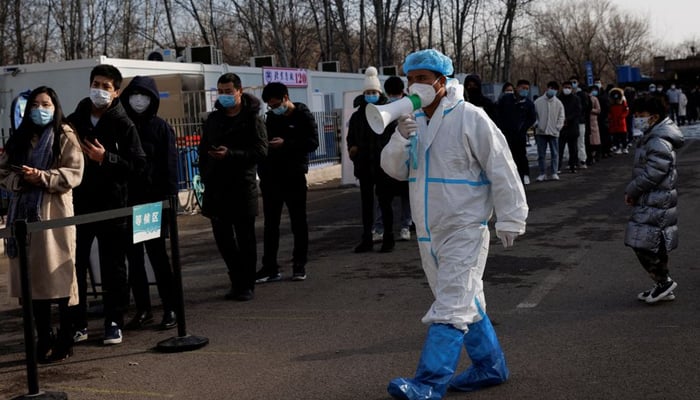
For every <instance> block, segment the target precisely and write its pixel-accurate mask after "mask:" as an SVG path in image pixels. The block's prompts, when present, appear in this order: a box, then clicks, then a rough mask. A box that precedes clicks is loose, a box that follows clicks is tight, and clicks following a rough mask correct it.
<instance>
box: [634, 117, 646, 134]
mask: <svg viewBox="0 0 700 400" xmlns="http://www.w3.org/2000/svg"><path fill="white" fill-rule="evenodd" d="M649 118H650V117H635V118H634V128H635V129H639V130H640V131H642V132H646V131H647V130H648V129H649Z"/></svg>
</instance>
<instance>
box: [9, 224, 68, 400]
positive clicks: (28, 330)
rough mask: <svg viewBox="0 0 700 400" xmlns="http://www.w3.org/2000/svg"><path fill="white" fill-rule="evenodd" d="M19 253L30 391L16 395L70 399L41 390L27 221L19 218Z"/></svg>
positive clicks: (20, 397)
mask: <svg viewBox="0 0 700 400" xmlns="http://www.w3.org/2000/svg"><path fill="white" fill-rule="evenodd" d="M13 230H14V236H15V240H17V250H18V253H19V254H18V255H19V274H20V283H21V285H22V314H23V320H24V348H25V353H26V357H27V360H26V363H27V389H29V393H27V394H25V395H22V396H18V397H15V398H14V399H13V400H21V399H56V400H60V399H68V396H67V395H66V394H65V393H63V392H43V391H41V390H39V374H38V369H37V365H36V343H35V342H34V309H33V307H32V287H31V283H30V278H31V276H30V273H29V261H28V260H27V221H25V220H18V221H15V223H14V225H13Z"/></svg>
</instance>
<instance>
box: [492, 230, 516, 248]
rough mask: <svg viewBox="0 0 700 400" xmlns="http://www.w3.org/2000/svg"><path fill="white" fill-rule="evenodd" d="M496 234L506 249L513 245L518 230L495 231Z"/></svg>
mask: <svg viewBox="0 0 700 400" xmlns="http://www.w3.org/2000/svg"><path fill="white" fill-rule="evenodd" d="M496 236H497V237H498V238H499V239H501V243H503V248H504V249H507V248H509V247H512V246H513V242H515V238H516V237H518V232H508V231H496Z"/></svg>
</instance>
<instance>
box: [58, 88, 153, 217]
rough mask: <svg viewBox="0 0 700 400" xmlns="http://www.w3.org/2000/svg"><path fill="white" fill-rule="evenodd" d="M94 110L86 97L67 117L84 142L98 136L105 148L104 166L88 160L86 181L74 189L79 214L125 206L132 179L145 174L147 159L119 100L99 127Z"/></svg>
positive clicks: (85, 174) (99, 123)
mask: <svg viewBox="0 0 700 400" xmlns="http://www.w3.org/2000/svg"><path fill="white" fill-rule="evenodd" d="M91 112H92V101H90V99H89V98H85V99H83V100H81V101H80V103H78V107H76V109H75V111H74V112H73V113H72V114H71V115H69V116H68V120H69V121H70V122H71V124H72V125H73V126H74V127H75V129H76V130H77V133H78V138H79V139H80V141H81V142H82V141H83V140H86V139H89V140H93V139H95V140H97V141H99V142H100V144H102V146H103V147H104V148H105V151H106V152H105V156H104V161H103V162H102V164H101V165H100V164H98V163H97V162H95V161H92V160H90V159H86V162H85V172H84V174H83V181H82V183H81V184H80V186H78V187H76V188H75V189H73V204H74V206H75V214H76V215H78V214H86V213H91V212H97V211H105V210H111V209H116V208H122V207H126V205H127V198H128V187H127V184H128V182H129V179H130V178H131V177H132V176H133V175H134V174H140V173H142V171H143V168H144V164H145V162H146V161H145V160H146V156H145V154H144V152H143V148H142V147H141V141H140V140H139V135H138V132H137V131H136V126H135V125H134V123H133V122H131V120H130V119H129V117H128V116H127V115H126V111H125V110H124V107H122V104H121V102H120V101H119V99H114V100H113V101H112V104H110V106H109V108H108V109H107V110H106V111H105V113H104V114H103V115H102V117H101V118H100V119H99V121H98V122H97V125H96V126H93V125H92V121H91V120H90V116H91Z"/></svg>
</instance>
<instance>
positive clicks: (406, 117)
mask: <svg viewBox="0 0 700 400" xmlns="http://www.w3.org/2000/svg"><path fill="white" fill-rule="evenodd" d="M398 129H399V133H400V134H401V136H403V137H404V138H406V139H408V137H409V136H411V134H412V133H414V132H415V131H417V130H418V124H417V123H416V121H415V120H414V119H413V118H411V114H403V115H402V116H400V117H399V127H398Z"/></svg>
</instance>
